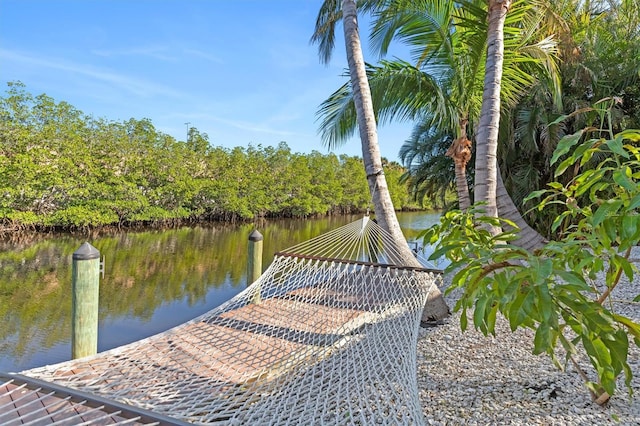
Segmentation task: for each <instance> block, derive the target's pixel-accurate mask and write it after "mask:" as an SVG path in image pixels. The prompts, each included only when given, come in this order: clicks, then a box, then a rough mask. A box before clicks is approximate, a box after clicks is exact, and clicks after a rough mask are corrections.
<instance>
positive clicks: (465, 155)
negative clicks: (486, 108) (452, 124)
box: [445, 118, 471, 211]
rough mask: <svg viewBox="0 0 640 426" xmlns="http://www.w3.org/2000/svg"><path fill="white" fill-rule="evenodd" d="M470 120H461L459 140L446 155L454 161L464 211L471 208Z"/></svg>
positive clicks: (458, 190) (457, 189)
mask: <svg viewBox="0 0 640 426" xmlns="http://www.w3.org/2000/svg"><path fill="white" fill-rule="evenodd" d="M468 122H469V120H467V119H466V118H461V119H460V120H459V122H458V127H459V129H458V138H457V139H456V140H454V141H453V142H452V143H451V146H450V147H449V149H448V150H447V152H446V153H445V155H446V156H447V157H450V158H451V159H453V164H454V169H455V172H456V192H457V193H458V206H459V207H460V210H462V211H464V210H467V209H468V208H469V207H471V197H470V196H469V185H468V184H467V163H468V162H469V160H470V159H471V141H470V140H469V139H467V123H468Z"/></svg>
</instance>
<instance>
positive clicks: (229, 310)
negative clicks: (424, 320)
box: [22, 217, 441, 425]
mask: <svg viewBox="0 0 640 426" xmlns="http://www.w3.org/2000/svg"><path fill="white" fill-rule="evenodd" d="M393 248H394V244H393V243H392V241H391V240H390V238H389V237H388V236H387V234H386V233H385V232H384V231H383V230H382V229H381V228H380V227H379V226H378V225H377V224H376V223H374V222H373V221H370V220H368V217H365V218H363V219H362V220H360V221H357V222H354V223H352V224H350V225H346V226H344V227H342V228H339V229H337V230H335V231H333V232H330V233H328V234H324V235H322V236H320V237H317V238H314V239H312V240H309V241H307V242H305V243H302V244H300V245H298V246H294V247H292V248H290V249H288V250H286V253H279V254H276V256H275V258H274V261H273V263H272V264H271V265H270V267H269V268H268V269H267V270H266V271H265V273H264V274H263V275H262V276H261V277H260V279H258V280H257V281H256V282H255V283H254V284H252V285H251V286H249V287H248V288H247V289H246V290H245V291H243V292H242V293H240V294H239V295H238V296H236V297H234V298H233V299H231V300H229V301H228V302H226V303H225V304H223V305H221V306H219V307H218V308H215V309H213V310H212V311H210V312H208V313H206V314H204V315H202V316H200V317H198V318H196V319H194V320H192V321H190V322H187V323H185V324H182V325H180V326H178V327H175V328H173V329H171V330H168V331H166V332H164V333H161V334H159V335H156V336H152V337H150V338H147V339H144V340H141V341H138V342H135V343H132V344H129V345H126V346H123V347H120V348H116V349H113V350H110V351H107V352H103V353H100V354H98V355H96V356H92V357H88V358H83V359H79V360H73V361H68V362H64V363H61V364H56V365H51V366H45V367H41V368H36V369H32V370H28V371H25V372H23V373H22V374H24V375H26V376H30V377H35V378H37V379H42V380H46V381H51V382H55V383H57V384H59V385H63V386H67V387H71V388H74V389H78V390H80V391H83V392H89V393H92V394H95V395H98V396H101V397H104V398H110V399H113V400H116V401H119V402H122V403H126V404H130V405H133V406H136V407H140V408H143V409H146V410H149V411H152V412H155V413H160V414H163V415H166V416H169V417H172V418H175V419H176V420H181V421H186V422H191V423H198V424H229V425H231V424H233V425H235V424H252V425H254V424H256V425H258V424H259V425H263V424H278V425H280V424H283V425H286V424H290V425H299V424H358V425H365V424H366V425H369V424H401V425H408V424H423V423H424V419H423V415H422V409H421V407H420V403H419V400H418V389H417V379H416V341H417V333H418V329H419V324H420V318H421V314H422V309H423V306H424V303H425V301H426V299H427V296H428V294H429V291H430V289H432V288H433V286H434V285H435V283H437V282H438V280H439V279H440V276H441V275H440V273H439V271H437V270H433V269H426V268H415V267H413V268H411V267H403V266H402V265H401V264H399V263H398V259H400V258H401V257H400V256H399V254H398V253H397V251H395V250H394V249H393Z"/></svg>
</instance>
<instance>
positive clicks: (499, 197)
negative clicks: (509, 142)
mask: <svg viewBox="0 0 640 426" xmlns="http://www.w3.org/2000/svg"><path fill="white" fill-rule="evenodd" d="M497 177H498V187H497V189H496V203H497V204H498V214H499V215H500V217H502V218H505V219H509V220H510V221H512V222H514V223H515V224H516V225H518V228H520V230H519V231H518V239H516V240H514V241H510V244H513V245H516V246H518V247H522V248H523V249H526V250H529V251H533V250H535V249H538V248H540V247H542V246H543V245H544V244H545V243H546V242H547V240H546V239H545V238H544V237H543V236H542V235H540V234H539V233H538V232H537V231H536V230H535V229H533V228H532V227H530V226H529V224H528V223H527V222H526V221H525V220H524V218H523V217H522V215H521V214H520V212H519V211H518V208H517V207H516V205H515V204H514V203H513V200H511V196H509V193H508V192H507V189H506V188H505V186H504V182H503V181H502V176H501V175H500V170H499V169H498V174H497Z"/></svg>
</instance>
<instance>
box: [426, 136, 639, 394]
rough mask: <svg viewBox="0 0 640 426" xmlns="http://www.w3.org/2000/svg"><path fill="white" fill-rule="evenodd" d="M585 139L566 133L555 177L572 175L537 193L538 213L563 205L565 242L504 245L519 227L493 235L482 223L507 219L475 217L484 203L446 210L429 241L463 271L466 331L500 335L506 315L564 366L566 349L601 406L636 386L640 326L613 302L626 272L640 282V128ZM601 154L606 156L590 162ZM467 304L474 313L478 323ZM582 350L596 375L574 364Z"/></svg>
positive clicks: (458, 285) (456, 284)
mask: <svg viewBox="0 0 640 426" xmlns="http://www.w3.org/2000/svg"><path fill="white" fill-rule="evenodd" d="M579 140H580V138H576V137H567V138H566V139H564V140H563V141H562V142H561V143H560V144H559V146H558V149H557V150H556V153H555V154H554V157H553V158H554V162H559V164H558V168H557V170H556V176H560V175H561V174H562V173H564V172H566V170H568V169H571V170H572V175H573V177H572V178H571V179H570V180H568V181H567V182H566V183H564V184H563V183H560V182H552V183H551V184H549V188H548V189H546V190H542V191H537V192H534V193H533V194H531V195H530V197H529V198H531V199H534V198H541V201H540V202H539V204H538V206H537V208H538V210H544V209H547V208H549V207H550V206H558V207H560V208H561V209H562V213H561V214H560V215H559V216H558V218H557V219H556V221H555V222H554V224H553V226H554V229H555V230H556V231H557V232H558V233H559V236H560V238H559V239H558V240H557V241H551V242H549V243H548V244H547V245H546V246H545V247H543V248H542V249H540V250H538V251H536V252H535V253H531V252H529V251H527V250H524V249H521V248H518V247H516V246H513V245H510V244H505V243H508V242H509V241H511V240H512V239H514V238H515V232H514V231H510V232H503V233H501V234H499V235H497V236H495V237H492V236H491V235H490V234H489V232H488V231H486V230H485V228H484V227H483V226H478V225H482V224H493V225H502V224H504V221H501V220H498V219H491V218H487V217H476V213H477V211H478V210H479V209H481V208H482V206H477V207H475V208H474V209H472V211H469V212H466V213H460V212H449V213H447V214H445V215H444V216H443V217H442V220H441V223H440V224H439V225H437V226H435V227H433V228H431V229H429V230H427V231H425V232H424V236H423V237H424V239H425V242H429V243H432V244H435V243H437V249H436V251H435V253H434V255H433V257H434V258H437V257H439V256H443V255H445V256H447V258H449V259H450V260H451V262H452V263H451V264H450V266H449V267H448V268H447V270H448V271H450V272H452V271H455V275H454V276H453V283H452V286H451V288H450V289H449V290H448V291H451V290H453V289H461V290H462V295H461V297H460V299H459V300H458V302H457V304H456V306H455V309H456V310H461V313H462V316H461V326H462V328H463V329H465V328H466V327H467V326H468V323H469V321H470V320H471V322H472V323H473V326H474V327H475V328H477V329H479V330H480V331H482V332H483V333H484V334H485V335H486V334H489V333H494V330H495V328H494V327H495V322H496V316H497V314H498V313H501V314H502V315H503V316H504V317H505V318H506V319H507V320H508V321H509V325H510V327H511V329H512V330H515V329H517V328H520V327H524V328H531V329H534V330H535V337H534V341H533V353H534V354H541V353H547V354H548V355H549V356H550V357H551V358H552V360H553V361H554V363H556V365H558V366H559V367H561V366H562V365H563V363H562V362H561V360H560V359H558V352H557V351H556V349H557V347H558V346H561V347H562V348H563V349H564V353H565V363H566V362H569V361H571V362H573V363H574V366H575V367H576V368H577V369H578V370H579V371H580V372H581V374H582V375H583V378H584V379H585V382H586V385H587V387H588V388H589V390H590V391H591V392H592V395H593V397H594V399H595V400H596V401H598V402H599V403H600V402H602V401H603V400H606V399H608V396H609V395H612V394H613V393H614V391H615V389H616V379H617V377H618V376H620V375H621V374H624V377H625V384H626V386H627V388H628V390H629V392H631V390H632V389H631V386H630V383H631V378H632V371H631V369H630V367H629V364H628V363H627V354H628V350H629V343H630V341H632V342H634V343H635V344H636V345H638V346H640V324H637V323H635V322H633V321H632V320H631V319H629V318H626V317H624V316H622V315H620V314H618V313H616V312H615V308H614V306H613V305H612V304H607V303H606V302H607V299H608V298H609V296H610V294H611V292H612V291H613V289H614V288H615V287H616V286H617V285H618V283H619V282H620V280H621V278H622V276H623V275H624V276H626V277H627V278H628V279H629V280H632V279H633V277H634V274H636V273H637V268H636V266H635V265H634V264H632V263H631V262H630V261H629V255H630V253H631V248H632V247H634V246H637V245H638V244H639V243H640V214H638V210H639V207H640V149H639V148H638V146H637V145H638V144H637V142H639V141H640V131H638V130H626V131H623V132H621V133H618V134H617V135H615V136H614V137H611V138H610V139H604V138H596V139H589V140H587V141H586V142H583V143H579V142H578V141H579ZM593 158H600V159H601V161H600V162H599V163H598V164H597V165H596V166H595V167H593V168H586V167H584V166H585V165H586V164H587V163H589V162H590V161H591V160H592V159H593ZM501 222H502V223H501ZM508 225H510V227H515V224H513V223H508ZM467 310H472V311H473V315H472V318H471V319H470V318H468V313H467ZM580 348H582V350H583V351H584V353H585V354H586V355H587V357H588V359H589V361H590V363H591V366H592V367H593V371H594V373H595V375H596V377H597V379H595V380H594V379H592V378H589V376H588V374H586V373H584V372H582V370H580V367H579V366H578V364H577V363H576V362H574V359H575V356H576V355H577V354H579V352H580V351H579V349H580Z"/></svg>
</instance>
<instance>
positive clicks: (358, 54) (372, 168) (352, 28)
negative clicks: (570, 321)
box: [312, 0, 449, 320]
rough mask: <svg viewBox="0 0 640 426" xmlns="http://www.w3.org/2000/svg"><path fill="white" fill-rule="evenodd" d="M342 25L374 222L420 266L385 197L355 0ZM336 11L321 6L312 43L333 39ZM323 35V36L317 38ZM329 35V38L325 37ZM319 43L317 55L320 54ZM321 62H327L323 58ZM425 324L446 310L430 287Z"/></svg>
mask: <svg viewBox="0 0 640 426" xmlns="http://www.w3.org/2000/svg"><path fill="white" fill-rule="evenodd" d="M340 10H341V12H342V25H343V28H344V39H345V45H346V48H347V61H348V64H349V74H350V77H351V87H352V89H353V102H354V105H355V111H356V119H357V122H358V128H359V131H360V140H361V143H362V157H363V162H364V167H365V171H366V173H367V182H368V184H369V191H370V193H371V198H372V201H373V205H374V210H375V213H376V219H377V220H378V223H379V225H380V226H381V227H382V228H383V229H385V230H386V231H387V232H389V234H390V235H391V236H392V237H393V239H394V241H395V243H396V246H397V247H396V249H397V250H398V251H399V252H400V253H401V255H402V257H403V259H402V261H404V262H405V263H406V264H408V265H410V266H420V263H419V262H418V261H417V260H416V259H415V257H414V256H413V253H412V252H411V250H410V249H409V246H408V245H407V242H406V240H405V238H404V235H403V234H402V230H401V229H400V224H399V223H398V219H397V217H396V214H395V209H394V207H393V203H392V201H391V197H390V195H389V189H388V187H387V182H386V179H385V177H384V171H383V169H382V158H381V156H380V148H379V145H378V135H377V128H376V117H375V114H374V111H373V101H372V99H371V90H370V88H369V82H368V80H367V72H366V67H365V62H364V57H363V54H362V46H361V43H360V35H359V31H358V17H357V9H356V2H355V0H342V4H341V9H340ZM340 10H338V9H337V2H336V1H335V0H327V1H326V2H325V3H324V4H323V8H322V9H321V11H320V14H319V17H318V23H317V25H316V33H315V34H314V38H312V40H314V41H321V40H322V38H323V37H324V38H325V40H326V38H332V37H333V25H332V26H331V28H330V29H327V27H326V26H325V25H324V23H326V22H327V20H326V19H323V17H326V16H327V15H324V13H325V12H329V13H330V16H331V18H330V19H334V20H333V23H335V22H336V21H335V19H336V16H337V15H338V14H339V12H340ZM321 34H323V35H321ZM329 34H330V35H329ZM322 46H323V44H322V41H321V53H322ZM325 58H327V59H328V57H327V56H325ZM424 311H425V314H424V315H423V317H424V318H425V320H440V319H442V318H444V317H446V316H447V315H448V314H449V307H448V306H447V305H446V303H445V302H444V299H443V298H442V294H441V293H440V290H439V289H438V288H437V287H436V286H435V284H432V285H431V289H430V295H429V300H428V301H427V304H426V305H425V310H424Z"/></svg>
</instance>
